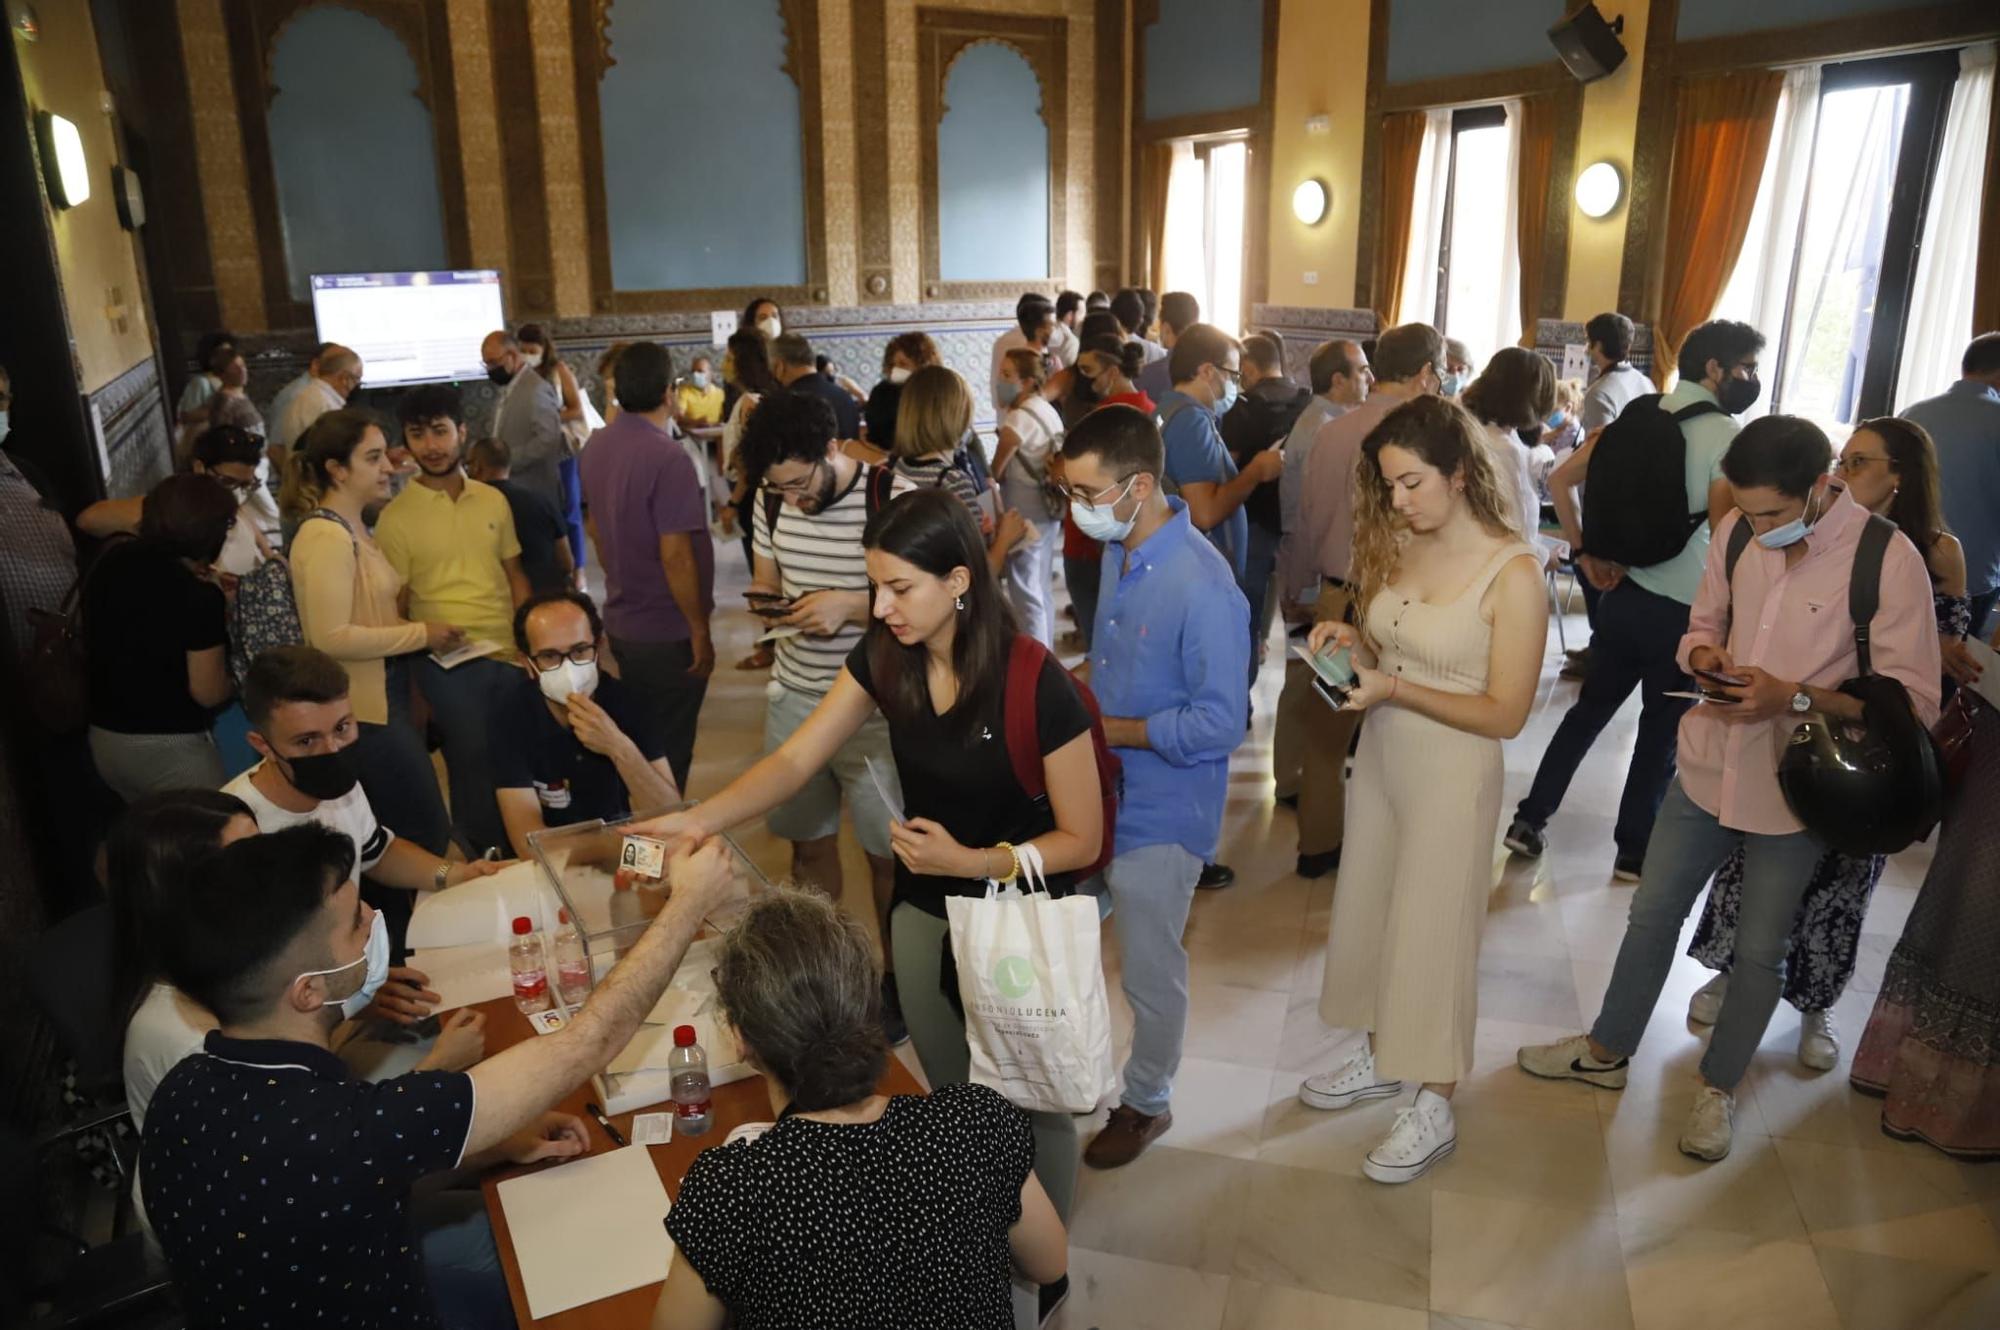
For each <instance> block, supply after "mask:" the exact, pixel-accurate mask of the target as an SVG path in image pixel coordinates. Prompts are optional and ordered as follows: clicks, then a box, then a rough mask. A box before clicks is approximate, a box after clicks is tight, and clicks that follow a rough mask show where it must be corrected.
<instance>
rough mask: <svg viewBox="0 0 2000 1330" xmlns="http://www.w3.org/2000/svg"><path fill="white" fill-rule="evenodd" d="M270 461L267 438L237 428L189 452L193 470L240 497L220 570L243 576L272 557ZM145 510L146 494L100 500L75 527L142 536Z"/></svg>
mask: <svg viewBox="0 0 2000 1330" xmlns="http://www.w3.org/2000/svg"><path fill="white" fill-rule="evenodd" d="M267 467H268V463H267V461H266V458H265V450H264V440H263V439H262V438H261V437H259V436H257V435H255V434H252V433H249V432H248V431H246V430H243V429H240V428H238V427H237V426H234V425H217V426H214V427H211V428H209V429H206V430H203V431H202V433H201V434H200V435H199V436H198V437H197V438H196V439H195V441H194V447H193V448H192V449H191V450H190V452H189V454H188V469H189V471H191V472H192V473H193V474H195V475H197V476H213V477H214V478H215V479H217V480H219V481H221V482H222V484H223V485H224V487H226V488H227V489H228V490H229V492H230V493H231V494H232V495H234V496H235V498H236V505H237V507H236V520H235V521H234V522H232V523H231V524H230V526H229V536H228V538H227V539H226V540H224V541H223V542H222V553H221V554H219V555H217V556H216V560H215V565H214V567H215V570H216V571H217V572H218V573H223V574H227V575H228V576H230V577H241V576H243V574H245V573H247V572H249V571H250V570H252V569H253V568H255V567H256V566H257V565H258V564H260V563H262V562H264V560H266V559H268V558H270V557H271V555H272V554H273V553H274V552H275V550H276V548H277V542H278V539H279V525H280V524H279V517H278V505H277V503H276V501H275V500H273V499H272V498H271V492H270V490H269V488H267V486H266V485H265V481H264V477H265V472H266V470H267ZM145 511H146V500H145V496H143V495H141V496H140V497H138V498H135V499H100V500H98V501H97V502H96V503H93V504H91V505H90V506H89V507H88V508H85V509H84V510H83V511H82V512H80V513H78V514H77V515H76V529H77V530H79V531H81V532H83V533H84V534H85V535H86V536H93V537H95V538H97V539H98V540H109V539H110V538H111V537H113V536H117V535H134V536H136V535H138V534H139V522H140V519H141V517H142V516H143V515H144V513H145Z"/></svg>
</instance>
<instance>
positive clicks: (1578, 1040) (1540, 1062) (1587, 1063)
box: [1514, 1034, 1632, 1090]
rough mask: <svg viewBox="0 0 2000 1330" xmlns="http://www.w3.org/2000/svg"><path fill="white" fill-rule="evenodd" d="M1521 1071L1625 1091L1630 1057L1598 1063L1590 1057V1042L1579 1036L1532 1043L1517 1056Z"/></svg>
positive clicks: (1558, 1079) (1547, 1078)
mask: <svg viewBox="0 0 2000 1330" xmlns="http://www.w3.org/2000/svg"><path fill="white" fill-rule="evenodd" d="M1514 1060H1515V1061H1516V1062H1518V1063H1520V1064H1521V1070H1522V1071H1525V1072H1527V1073H1528V1074H1529V1075H1530V1076H1540V1077H1543V1078H1544V1079H1546V1080H1551V1081H1582V1082H1583V1083H1584V1084H1586V1085H1598V1086H1602V1087H1604V1088H1605V1089H1607V1090H1622V1089H1624V1088H1625V1070H1626V1068H1627V1067H1628V1066H1630V1065H1631V1061H1632V1060H1631V1059H1630V1058H1619V1059H1618V1060H1617V1061H1616V1062H1599V1061H1598V1060H1597V1059H1595V1058H1593V1057H1592V1056H1590V1040H1588V1039H1586V1038H1585V1037H1584V1036H1582V1035H1580V1034H1573V1035H1571V1036H1570V1037H1569V1038H1567V1039H1558V1040H1556V1042H1554V1043H1553V1044H1529V1045H1527V1046H1526V1047H1525V1048H1523V1049H1521V1051H1520V1052H1518V1053H1516V1054H1515V1055H1514Z"/></svg>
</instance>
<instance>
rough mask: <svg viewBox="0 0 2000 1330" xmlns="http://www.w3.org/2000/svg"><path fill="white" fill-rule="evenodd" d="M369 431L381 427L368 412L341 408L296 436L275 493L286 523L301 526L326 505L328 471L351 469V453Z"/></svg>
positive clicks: (329, 482) (329, 483) (329, 486)
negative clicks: (333, 467)
mask: <svg viewBox="0 0 2000 1330" xmlns="http://www.w3.org/2000/svg"><path fill="white" fill-rule="evenodd" d="M371 429H380V426H378V425H377V424H376V423H375V421H374V419H373V418H372V417H370V416H369V415H368V413H367V412H365V411H357V410H355V409H353V408H351V407H343V408H341V409H340V410H338V411H329V412H327V413H326V414H325V415H323V416H321V417H320V418H319V419H318V420H315V421H314V422H313V423H312V427H311V428H310V429H308V430H307V431H306V432H305V433H304V434H303V435H301V436H299V439H298V442H296V443H294V444H293V445H292V452H291V456H289V457H288V458H286V459H285V478H284V484H283V485H282V486H281V487H280V489H279V491H278V507H279V509H280V511H281V512H282V513H283V514H284V516H285V517H286V518H287V519H288V520H289V521H291V522H293V523H294V524H296V523H299V522H303V521H304V520H305V519H306V518H307V517H309V516H311V515H312V512H313V510H314V509H315V508H318V507H320V506H321V504H323V503H324V502H325V500H326V495H327V492H328V491H329V490H331V489H332V488H333V487H334V481H333V476H332V474H331V473H330V472H329V470H328V468H329V467H330V466H331V465H333V464H334V463H336V462H338V463H339V464H340V465H342V466H348V465H351V464H352V458H353V457H354V450H355V449H356V448H359V447H360V446H361V441H362V440H363V439H364V438H366V437H367V434H368V431H369V430H371Z"/></svg>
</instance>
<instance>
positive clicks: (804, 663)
mask: <svg viewBox="0 0 2000 1330" xmlns="http://www.w3.org/2000/svg"><path fill="white" fill-rule="evenodd" d="M871 471H872V468H870V467H865V466H864V467H859V468H856V470H855V473H854V479H853V481H852V482H850V483H849V485H848V487H847V489H846V491H845V492H843V493H842V494H841V495H840V497H838V498H836V499H835V500H834V501H833V502H832V503H830V504H828V505H827V506H826V507H825V508H823V509H821V510H820V511H819V512H817V513H803V512H800V511H799V510H798V509H797V508H794V507H793V506H792V505H791V504H789V503H786V504H780V505H779V506H778V520H777V529H776V530H775V531H774V530H773V529H772V525H771V522H770V521H769V519H768V517H767V516H766V514H767V513H768V512H769V508H768V507H767V505H766V504H765V503H764V501H763V499H762V497H761V495H760V496H759V499H758V503H757V512H756V520H755V521H754V522H753V523H752V524H751V526H752V539H753V542H754V546H755V549H756V554H757V557H758V558H760V559H771V560H774V561H775V562H776V563H777V565H778V578H779V589H780V590H782V591H783V592H784V593H785V595H786V596H788V597H790V598H792V599H794V600H796V599H797V598H798V597H800V596H803V595H805V594H806V593H807V592H809V591H859V592H861V593H862V594H864V595H866V594H867V592H868V560H867V556H866V554H865V553H864V552H863V550H862V548H861V532H862V529H863V528H864V527H866V526H867V525H868V477H869V475H870V473H871ZM912 488H914V486H913V485H912V484H911V483H910V482H909V481H908V480H905V479H903V478H901V477H900V476H899V477H898V478H897V479H896V480H895V482H894V483H893V486H892V488H891V491H890V492H891V494H892V495H894V494H902V493H904V492H906V491H908V490H910V489H912ZM862 630H863V625H862V624H854V623H851V624H846V625H844V626H842V628H841V630H840V631H839V632H837V633H835V634H834V635H833V636H831V637H809V636H807V635H806V634H804V633H799V634H796V635H794V636H792V637H781V638H779V639H778V641H777V643H776V651H777V657H778V662H777V668H776V670H775V671H774V672H773V676H772V677H774V678H775V679H777V681H778V682H779V683H781V684H783V685H784V686H785V687H787V688H789V689H791V690H792V691H793V692H795V693H804V694H805V695H806V696H808V697H821V696H824V695H825V693H826V692H827V690H828V689H830V688H832V687H833V681H834V677H835V676H836V675H838V674H839V673H840V667H841V666H842V665H844V664H846V662H847V655H848V653H849V652H850V651H852V650H854V644H855V643H857V642H859V641H860V640H861V634H862Z"/></svg>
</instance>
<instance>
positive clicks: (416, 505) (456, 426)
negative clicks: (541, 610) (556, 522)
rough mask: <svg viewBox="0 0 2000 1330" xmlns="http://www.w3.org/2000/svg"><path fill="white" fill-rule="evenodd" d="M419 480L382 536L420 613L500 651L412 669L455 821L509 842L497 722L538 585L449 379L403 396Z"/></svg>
mask: <svg viewBox="0 0 2000 1330" xmlns="http://www.w3.org/2000/svg"><path fill="white" fill-rule="evenodd" d="M396 415H397V417H398V419H399V420H400V421H401V423H402V436H403V444H404V446H405V447H406V448H408V449H409V450H410V455H411V456H412V457H413V458H415V459H416V464H417V478H416V481H415V483H414V484H411V485H409V486H407V487H406V488H405V489H404V490H403V492H402V493H401V494H399V495H397V496H396V497H395V498H394V499H391V500H390V501H389V506H388V507H386V508H384V509H383V510H382V516H381V517H380V518H378V519H377V520H376V523H375V539H376V540H377V541H379V542H380V543H381V546H382V553H383V555H384V556H385V557H386V558H387V559H388V560H389V566H390V567H392V568H394V569H395V570H396V573H397V575H398V576H399V577H401V578H402V579H403V582H404V586H405V589H406V595H407V597H408V604H409V612H410V613H411V614H412V615H414V616H415V617H416V618H418V619H420V620H430V619H436V620H443V621H445V622H447V623H452V624H456V625H458V626H459V627H460V629H461V630H462V631H463V632H464V633H465V635H466V637H467V639H468V640H470V641H471V642H473V643H478V644H483V645H484V646H485V647H486V648H488V649H489V651H490V653H491V654H488V655H487V656H485V657H483V658H479V659H474V660H464V661H460V662H459V663H458V664H456V665H453V666H452V667H451V668H450V669H446V668H445V667H444V666H443V665H441V664H439V663H438V662H437V660H435V659H434V658H432V657H431V656H429V655H423V656H419V657H417V658H416V660H415V661H414V662H413V663H412V672H413V673H414V674H415V675H416V680H417V687H418V688H420V689H422V690H423V694H424V700H425V701H426V702H428V703H429V704H430V711H431V721H432V722H433V723H434V724H435V725H436V726H437V729H438V732H439V734H440V735H441V736H442V738H443V748H444V764H445V769H446V770H447V772H448V773H449V774H450V777H451V781H450V786H451V814H452V823H453V825H454V827H455V829H456V830H457V833H458V838H459V842H460V843H461V844H463V845H466V846H468V847H470V849H471V852H472V854H473V856H474V857H475V858H476V857H478V855H480V854H482V853H484V852H485V851H486V850H488V849H490V848H492V847H494V846H498V845H504V844H506V840H507V834H506V828H505V827H503V826H502V825H501V822H500V810H499V808H498V807H497V806H496V805H495V804H494V802H493V768H492V762H491V752H490V749H491V743H490V738H491V735H492V733H493V726H492V720H493V716H494V714H495V711H496V710H497V708H498V707H499V705H500V702H501V699H502V697H503V696H504V695H505V694H506V693H507V692H508V691H510V687H511V685H512V684H513V683H514V681H515V678H516V675H515V672H514V668H513V665H512V663H511V662H510V661H509V660H508V659H507V658H508V657H509V656H510V655H511V654H512V651H513V645H514V638H513V634H512V631H511V629H510V624H511V623H512V621H513V615H514V607H515V606H516V605H519V604H520V603H521V602H522V601H524V600H526V599H527V598H528V597H529V596H530V595H531V594H532V589H531V588H530V586H529V584H528V573H527V569H526V568H525V567H524V566H523V564H522V562H521V542H520V540H519V539H518V538H517V537H516V535H515V532H514V510H513V509H512V508H511V507H510V506H509V505H508V503H507V496H506V495H504V494H502V493H501V492H500V491H499V490H496V489H494V488H493V487H492V486H490V485H483V484H481V483H480V482H478V481H476V480H471V479H468V478H467V476H466V474H465V467H464V459H465V409H464V406H463V404H462V403H461V402H460V400H459V396H458V389H456V388H454V387H453V386H452V385H450V384H448V383H431V384H423V385H421V386H419V387H416V388H412V389H410V391H408V392H406V393H404V394H403V396H402V399H401V400H400V401H399V402H398V403H397V405H396Z"/></svg>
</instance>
